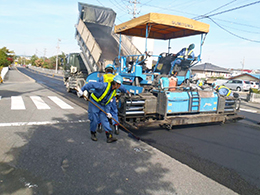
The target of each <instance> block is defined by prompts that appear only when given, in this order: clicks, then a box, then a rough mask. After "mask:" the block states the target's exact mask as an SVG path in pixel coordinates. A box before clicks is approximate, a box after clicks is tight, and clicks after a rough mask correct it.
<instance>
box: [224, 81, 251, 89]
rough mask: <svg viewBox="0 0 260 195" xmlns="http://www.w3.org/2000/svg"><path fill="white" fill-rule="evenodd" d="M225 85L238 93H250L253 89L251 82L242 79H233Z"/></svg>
mask: <svg viewBox="0 0 260 195" xmlns="http://www.w3.org/2000/svg"><path fill="white" fill-rule="evenodd" d="M223 85H225V86H226V87H228V88H230V89H232V90H236V91H248V90H249V89H250V87H251V85H250V82H249V81H245V80H241V79H231V80H229V81H228V82H226V83H224V84H223Z"/></svg>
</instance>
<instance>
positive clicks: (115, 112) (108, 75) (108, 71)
mask: <svg viewBox="0 0 260 195" xmlns="http://www.w3.org/2000/svg"><path fill="white" fill-rule="evenodd" d="M105 72H106V74H104V75H103V76H102V77H100V78H99V82H104V83H108V82H111V81H112V80H113V78H114V77H115V76H116V75H114V74H113V73H114V66H113V65H112V64H108V65H107V66H106V67H105ZM119 90H120V91H121V92H123V93H128V94H129V95H131V94H130V92H129V91H127V90H126V88H125V87H124V86H123V85H121V87H120V88H119ZM110 108H111V110H110V112H109V113H111V115H112V117H113V118H114V119H115V120H117V121H118V110H117V105H116V98H115V97H113V99H112V100H111V104H110ZM112 124H113V126H114V128H115V134H116V135H118V134H119V126H118V123H116V122H115V121H114V120H112ZM101 131H102V126H101V123H99V124H98V132H101Z"/></svg>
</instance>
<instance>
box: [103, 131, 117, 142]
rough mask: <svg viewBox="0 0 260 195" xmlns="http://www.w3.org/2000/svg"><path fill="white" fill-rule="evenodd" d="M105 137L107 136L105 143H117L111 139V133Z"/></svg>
mask: <svg viewBox="0 0 260 195" xmlns="http://www.w3.org/2000/svg"><path fill="white" fill-rule="evenodd" d="M106 135H107V143H112V142H115V141H117V139H116V138H114V137H113V135H112V133H108V132H106Z"/></svg>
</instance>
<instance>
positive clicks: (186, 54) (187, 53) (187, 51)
mask: <svg viewBox="0 0 260 195" xmlns="http://www.w3.org/2000/svg"><path fill="white" fill-rule="evenodd" d="M194 48H195V45H194V44H193V43H192V44H190V45H189V47H188V48H182V49H181V51H179V52H178V53H177V54H173V56H174V57H175V58H176V60H175V64H178V65H179V64H180V63H181V62H182V60H186V59H191V60H194V52H193V49H194ZM172 63H173V62H172Z"/></svg>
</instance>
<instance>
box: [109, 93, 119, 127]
mask: <svg viewBox="0 0 260 195" xmlns="http://www.w3.org/2000/svg"><path fill="white" fill-rule="evenodd" d="M110 104H111V106H110V107H111V109H110V114H111V115H112V117H113V118H114V119H115V120H117V121H118V110H117V105H116V98H115V97H113V100H112V102H111V103H110ZM112 121H113V125H115V124H117V123H116V122H115V121H114V120H112Z"/></svg>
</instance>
